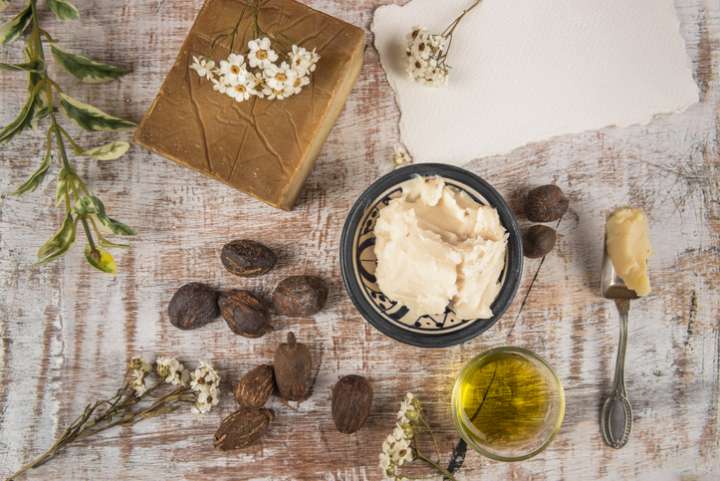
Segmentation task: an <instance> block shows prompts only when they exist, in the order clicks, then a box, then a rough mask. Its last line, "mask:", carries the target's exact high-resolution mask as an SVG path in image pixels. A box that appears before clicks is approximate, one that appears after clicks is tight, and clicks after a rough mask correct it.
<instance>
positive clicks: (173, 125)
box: [135, 0, 365, 210]
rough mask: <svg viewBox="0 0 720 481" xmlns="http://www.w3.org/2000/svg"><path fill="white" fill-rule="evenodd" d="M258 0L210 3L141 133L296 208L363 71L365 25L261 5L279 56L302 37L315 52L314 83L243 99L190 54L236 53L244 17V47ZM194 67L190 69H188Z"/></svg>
mask: <svg viewBox="0 0 720 481" xmlns="http://www.w3.org/2000/svg"><path fill="white" fill-rule="evenodd" d="M248 5H251V2H248V3H247V4H246V3H245V2H242V1H239V0H206V2H205V5H204V6H203V7H202V9H201V10H200V13H199V14H198V16H197V19H196V20H195V24H194V25H193V27H192V29H191V30H190V33H189V34H188V36H187V38H186V39H185V42H184V44H183V46H182V48H181V50H180V53H179V54H178V57H177V60H176V61H175V64H174V65H173V67H172V69H171V70H170V73H169V74H168V76H167V78H166V79H165V82H164V83H163V85H162V87H161V88H160V92H159V93H158V95H157V97H156V98H155V101H154V102H153V104H152V106H151V107H150V109H149V111H148V112H147V113H146V114H145V117H144V118H143V120H142V122H141V124H140V127H139V128H138V130H137V132H136V134H135V140H136V142H137V143H139V144H141V145H143V146H145V147H147V148H148V149H150V150H152V151H154V152H156V153H158V154H160V155H163V156H165V157H168V158H170V159H172V160H174V161H176V162H178V163H180V164H182V165H185V166H187V167H190V168H192V169H195V170H198V171H200V172H202V173H204V174H206V175H209V176H210V177H213V178H215V179H218V180H220V181H223V182H225V183H227V184H229V185H231V186H233V187H235V188H237V189H239V190H241V191H243V192H246V193H248V194H251V195H253V196H255V197H256V198H258V199H260V200H262V201H263V202H266V203H268V204H270V205H273V206H275V207H279V208H282V209H286V210H290V209H291V208H292V206H293V204H294V203H295V200H296V199H297V197H298V194H299V193H300V189H301V187H302V184H303V182H304V181H305V179H306V178H307V176H308V175H309V174H310V171H311V170H312V167H313V165H314V163H315V159H316V158H317V156H318V154H319V152H320V148H321V146H322V144H323V142H324V141H325V139H326V137H327V136H328V134H329V132H330V129H331V128H332V126H333V124H334V123H335V120H336V119H337V117H338V116H339V115H340V112H341V110H342V107H343V105H344V104H345V100H346V99H347V97H348V95H349V94H350V91H351V90H352V86H353V85H354V83H355V80H356V79H357V76H358V74H359V73H360V68H361V66H362V61H363V51H364V46H365V33H364V32H363V30H362V29H360V28H358V27H355V26H353V25H350V24H348V23H346V22H343V21H341V20H338V19H336V18H333V17H331V16H329V15H326V14H324V13H321V12H318V11H317V10H313V9H312V8H310V7H307V6H305V5H303V4H301V3H299V2H296V1H294V0H265V1H263V2H261V7H260V9H259V13H258V23H259V25H260V28H261V30H262V31H264V32H266V33H267V34H268V35H269V36H271V38H272V37H276V38H278V39H283V41H282V42H280V41H279V40H278V41H277V42H276V41H273V47H274V48H275V49H276V50H277V51H278V55H281V56H284V55H285V54H286V52H287V51H288V50H289V49H290V47H289V46H288V45H283V43H289V44H292V43H296V44H298V45H300V46H302V47H305V48H306V49H308V50H312V49H317V52H318V54H320V60H319V61H318V63H317V68H316V70H315V72H313V74H312V77H311V82H310V84H309V85H308V86H306V87H305V88H304V89H303V91H302V92H301V93H300V94H298V95H293V96H292V97H289V98H287V99H284V100H268V99H259V98H256V97H252V98H251V99H250V100H248V101H245V102H241V103H238V102H235V101H234V100H233V99H232V98H230V97H228V96H226V95H223V94H220V93H218V92H216V91H214V90H213V88H212V84H211V83H210V82H209V81H207V80H204V79H201V78H200V77H199V76H197V75H195V74H194V73H193V72H192V71H191V70H190V65H191V63H192V56H193V55H194V56H202V57H208V58H211V59H213V60H215V61H216V62H217V61H219V60H221V59H224V58H226V57H227V56H228V54H229V52H230V48H229V47H230V45H229V43H230V38H231V36H229V35H228V36H226V37H223V38H221V39H220V40H219V41H218V42H216V44H215V46H214V47H213V45H212V42H213V39H215V38H216V37H217V35H218V34H222V33H230V32H231V31H232V30H233V28H234V27H235V24H236V23H237V22H238V19H240V18H241V16H242V20H241V21H240V24H239V29H238V34H237V36H236V41H235V44H234V48H233V51H235V52H236V53H242V54H246V51H247V43H248V41H250V40H252V39H253V38H255V27H254V21H253V17H252V15H251V12H250V7H248ZM191 73H192V74H191Z"/></svg>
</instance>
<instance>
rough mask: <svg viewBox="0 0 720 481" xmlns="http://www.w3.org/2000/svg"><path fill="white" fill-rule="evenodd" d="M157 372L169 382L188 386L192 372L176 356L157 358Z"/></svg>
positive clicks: (174, 384) (164, 380)
mask: <svg viewBox="0 0 720 481" xmlns="http://www.w3.org/2000/svg"><path fill="white" fill-rule="evenodd" d="M155 373H157V375H158V377H159V378H160V379H162V380H163V382H165V383H167V384H172V385H173V386H187V385H188V383H189V382H190V373H189V372H188V370H187V369H185V366H183V364H182V363H181V362H180V361H178V360H177V359H175V358H174V357H162V356H161V357H158V358H157V359H155Z"/></svg>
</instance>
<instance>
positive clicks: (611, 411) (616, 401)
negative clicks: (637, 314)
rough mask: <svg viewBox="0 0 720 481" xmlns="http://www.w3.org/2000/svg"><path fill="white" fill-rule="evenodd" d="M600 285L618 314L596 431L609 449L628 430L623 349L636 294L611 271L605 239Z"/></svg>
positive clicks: (623, 439) (625, 439)
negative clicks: (611, 369) (610, 373)
mask: <svg viewBox="0 0 720 481" xmlns="http://www.w3.org/2000/svg"><path fill="white" fill-rule="evenodd" d="M600 288H601V292H602V296H603V297H604V298H606V299H613V300H614V301H615V305H616V306H617V310H618V312H619V313H620V342H619V345H618V353H617V360H616V361H615V376H614V378H613V387H612V391H611V392H610V395H609V396H608V397H607V398H606V399H605V402H604V403H603V407H602V412H601V413H600V430H601V431H602V435H603V439H604V440H605V444H607V445H608V446H610V447H611V448H615V449H620V448H622V447H623V446H625V444H627V442H628V439H630V430H631V429H632V407H631V406H630V401H628V398H627V392H625V351H626V349H627V336H628V311H629V310H630V300H632V299H637V297H638V296H637V294H636V293H635V291H633V290H632V289H629V288H628V287H627V286H626V285H625V282H623V280H622V279H620V277H618V275H617V273H616V272H615V268H614V267H613V264H612V261H611V260H610V256H609V255H608V252H607V240H606V241H605V248H604V249H603V264H602V272H601V273H600Z"/></svg>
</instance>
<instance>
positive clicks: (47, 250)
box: [38, 212, 75, 264]
mask: <svg viewBox="0 0 720 481" xmlns="http://www.w3.org/2000/svg"><path fill="white" fill-rule="evenodd" d="M73 242H75V220H74V219H73V216H72V214H71V213H70V212H68V213H67V215H66V216H65V220H64V221H63V224H62V226H60V229H58V231H57V232H56V233H55V234H54V235H53V236H52V237H51V238H50V240H48V241H47V242H46V243H45V244H43V245H42V247H40V249H38V264H45V263H46V262H50V261H52V260H54V259H57V258H58V257H60V256H61V255H63V254H65V253H66V252H67V251H68V249H70V246H72V244H73Z"/></svg>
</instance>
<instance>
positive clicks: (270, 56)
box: [190, 37, 320, 102]
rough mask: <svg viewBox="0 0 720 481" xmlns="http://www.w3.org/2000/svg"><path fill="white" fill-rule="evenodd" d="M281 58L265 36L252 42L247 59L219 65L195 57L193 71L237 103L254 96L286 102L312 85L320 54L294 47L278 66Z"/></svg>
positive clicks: (234, 56) (238, 57) (232, 58)
mask: <svg viewBox="0 0 720 481" xmlns="http://www.w3.org/2000/svg"><path fill="white" fill-rule="evenodd" d="M278 58H279V56H278V54H277V52H275V50H273V49H272V46H271V45H270V39H269V38H267V37H262V38H257V39H255V40H251V41H250V42H248V52H247V56H243V55H240V54H235V53H231V54H230V55H229V56H228V58H227V59H225V60H221V61H220V64H219V66H216V64H215V62H214V61H213V60H210V59H205V58H199V57H195V56H193V63H192V64H191V65H190V68H191V69H193V70H194V71H195V72H196V73H197V74H198V76H200V77H201V78H205V79H207V80H210V81H211V82H212V84H213V89H214V90H216V91H218V92H220V93H222V94H225V95H227V96H228V97H231V98H233V99H234V100H235V101H237V102H243V101H245V100H248V99H249V98H250V97H253V96H255V97H259V98H267V99H269V100H274V99H278V100H282V99H285V98H287V97H290V96H292V95H295V94H299V93H300V92H301V91H302V89H303V87H305V86H306V85H308V84H309V83H310V74H311V73H312V72H314V71H315V67H316V64H317V62H318V60H320V55H318V54H317V53H316V52H315V50H313V51H309V50H307V49H305V48H303V47H298V46H297V45H293V46H292V51H290V52H288V54H287V61H282V62H280V64H279V65H278V64H277V63H276V61H277V60H278Z"/></svg>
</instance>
